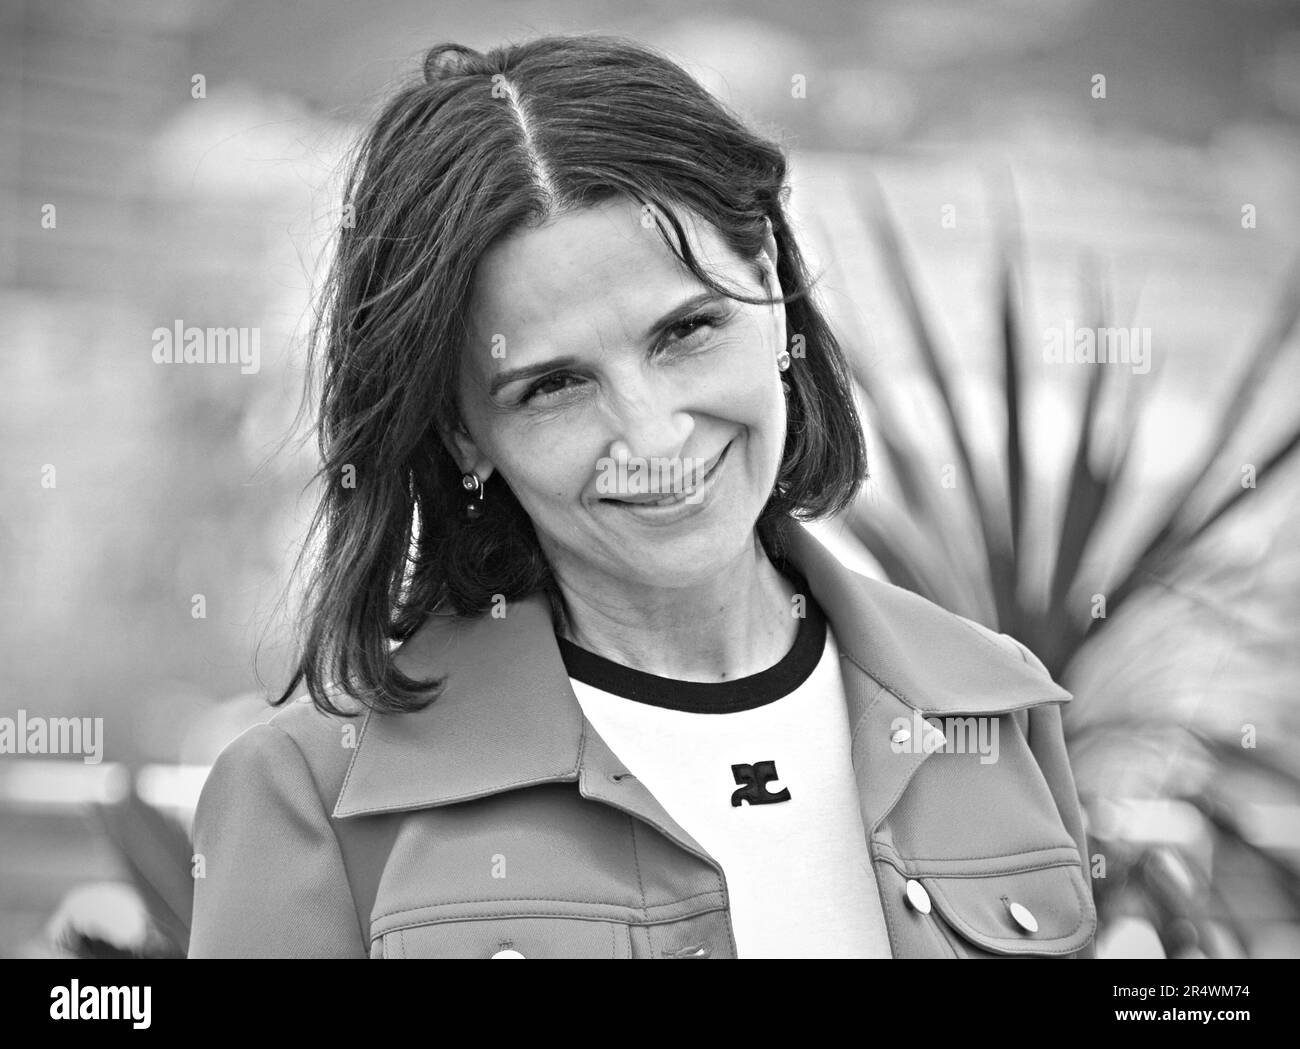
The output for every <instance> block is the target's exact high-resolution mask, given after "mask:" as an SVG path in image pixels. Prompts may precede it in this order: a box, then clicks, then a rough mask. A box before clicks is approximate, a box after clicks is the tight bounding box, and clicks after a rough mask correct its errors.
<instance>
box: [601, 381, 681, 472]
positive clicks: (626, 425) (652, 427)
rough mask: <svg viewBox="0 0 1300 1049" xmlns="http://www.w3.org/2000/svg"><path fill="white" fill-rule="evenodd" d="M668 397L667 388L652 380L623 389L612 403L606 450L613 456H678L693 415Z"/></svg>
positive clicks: (648, 457)
mask: <svg viewBox="0 0 1300 1049" xmlns="http://www.w3.org/2000/svg"><path fill="white" fill-rule="evenodd" d="M668 400H669V395H668V391H666V390H665V389H664V388H663V387H662V386H661V385H656V384H654V383H645V382H643V383H641V384H640V385H639V386H638V388H637V389H636V390H634V391H630V392H628V391H625V392H624V393H623V394H622V395H621V396H620V397H619V398H618V399H617V403H616V405H615V407H614V411H613V416H614V427H613V433H612V434H611V438H612V443H611V445H610V453H609V454H610V455H611V456H613V457H614V458H616V459H617V458H621V457H622V456H624V455H626V456H629V457H641V458H645V459H652V458H656V457H662V458H674V457H676V456H680V455H681V453H682V449H683V448H685V447H686V442H687V441H688V440H689V439H690V436H691V434H692V433H693V432H694V430H695V417H694V416H693V415H692V414H691V413H690V412H686V411H682V410H681V409H680V408H678V407H677V405H676V404H672V403H668Z"/></svg>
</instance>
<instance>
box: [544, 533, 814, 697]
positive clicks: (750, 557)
mask: <svg viewBox="0 0 1300 1049" xmlns="http://www.w3.org/2000/svg"><path fill="white" fill-rule="evenodd" d="M552 563H554V562H552ZM555 576H556V580H557V582H558V583H559V588H560V592H561V594H562V596H563V598H564V602H565V606H566V610H567V613H568V623H567V625H566V629H565V631H564V633H565V636H566V637H567V638H568V639H569V640H570V641H572V642H573V643H574V644H576V645H578V646H580V647H582V648H585V649H587V650H588V651H590V652H595V653H596V654H597V655H601V656H604V657H605V658H606V659H612V660H614V661H615V662H618V663H622V664H624V665H626V666H630V667H634V668H636V669H637V670H643V671H645V672H646V673H649V674H657V675H659V676H660V677H668V678H675V679H677V680H680V681H704V682H717V681H731V680H734V679H736V678H741V677H748V676H749V675H751V674H757V673H759V672H761V671H763V670H766V669H768V668H769V667H771V666H774V665H775V664H776V663H778V662H779V661H780V660H781V658H782V657H783V656H784V655H785V654H786V653H787V652H788V651H789V650H790V648H791V646H792V645H793V644H794V640H795V636H796V634H797V633H798V625H799V620H798V618H797V617H796V616H795V615H794V614H793V609H794V606H793V604H792V602H791V598H792V597H793V595H794V587H793V585H792V584H791V583H790V581H789V580H788V579H787V578H786V577H785V576H783V575H782V574H781V573H780V572H779V571H777V569H776V567H775V566H774V565H773V564H772V562H771V561H770V560H769V559H768V557H767V554H766V552H765V551H764V550H763V547H762V544H761V543H759V542H758V539H757V537H755V540H754V543H753V545H752V548H747V549H746V550H745V551H744V552H743V553H741V554H740V555H739V556H738V557H736V558H735V559H733V560H732V561H730V562H727V563H726V564H724V565H723V566H722V567H721V569H720V570H719V571H717V572H716V573H715V574H713V575H711V576H709V577H708V578H706V579H703V580H701V581H700V582H698V583H696V584H693V585H691V586H686V587H653V586H651V587H647V586H643V585H640V584H629V583H627V582H626V581H621V580H610V579H609V578H608V577H602V578H600V579H599V580H594V579H591V578H590V577H588V576H586V575H585V574H583V573H582V572H581V570H580V569H577V568H576V566H571V567H569V568H568V569H567V570H565V569H564V568H562V567H559V566H557V569H556V573H555ZM593 584H594V585H593Z"/></svg>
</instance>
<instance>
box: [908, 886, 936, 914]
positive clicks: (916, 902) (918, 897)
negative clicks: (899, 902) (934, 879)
mask: <svg viewBox="0 0 1300 1049" xmlns="http://www.w3.org/2000/svg"><path fill="white" fill-rule="evenodd" d="M904 888H905V889H906V891H907V902H908V903H909V904H910V905H911V907H912V910H914V911H919V912H920V913H921V914H929V913H930V894H929V893H928V892H926V891H925V886H924V885H922V884H921V883H920V882H919V881H908V883H907V885H906V886H905V887H904Z"/></svg>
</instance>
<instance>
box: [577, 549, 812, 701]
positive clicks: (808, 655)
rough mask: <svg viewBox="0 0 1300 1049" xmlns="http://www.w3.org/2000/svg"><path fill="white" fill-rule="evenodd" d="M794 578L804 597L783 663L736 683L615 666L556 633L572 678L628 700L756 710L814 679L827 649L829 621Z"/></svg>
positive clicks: (793, 580)
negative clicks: (699, 679)
mask: <svg viewBox="0 0 1300 1049" xmlns="http://www.w3.org/2000/svg"><path fill="white" fill-rule="evenodd" d="M787 574H789V575H791V576H792V582H794V584H795V592H796V593H798V594H802V595H803V596H804V598H805V602H806V604H805V612H806V613H807V614H806V615H805V616H804V617H803V618H802V619H801V620H799V631H798V633H797V634H796V635H795V639H794V644H793V645H792V646H791V648H790V651H789V652H787V653H786V654H785V655H784V656H783V657H782V658H781V660H780V662H778V663H775V664H773V665H772V666H770V667H768V668H767V669H766V670H760V671H759V672H758V673H757V674H750V675H749V676H748V677H742V678H736V679H735V680H734V681H681V680H678V679H677V678H670V677H660V676H659V675H658V674H650V673H647V672H646V671H644V670H637V669H635V668H634V667H629V666H626V665H625V664H623V663H617V662H615V661H614V660H612V659H606V658H605V657H604V656H598V655H596V653H595V652H589V651H588V650H587V649H585V648H580V647H579V646H578V645H575V644H574V643H573V642H572V641H570V640H568V639H567V638H563V637H560V636H559V635H556V638H555V640H556V641H557V642H559V646H560V656H561V658H563V660H564V666H565V669H566V670H567V671H568V672H569V677H571V678H573V679H574V680H576V681H581V682H582V683H583V684H584V685H590V686H591V687H592V688H598V689H600V690H601V691H602V692H610V693H612V694H613V695H616V696H621V697H623V698H624V699H631V700H634V701H636V702H637V703H646V704H649V705H650V706H655V707H665V708H667V709H669V710H684V711H687V712H689V713H693V714H732V713H735V712H736V711H740V710H753V709H754V708H755V707H761V706H764V705H766V704H768V703H773V702H775V701H776V700H778V699H780V698H782V697H783V696H788V695H789V694H790V693H791V692H793V691H794V690H795V689H797V688H798V687H799V686H800V685H802V684H803V683H804V682H805V681H807V680H808V678H809V677H810V676H812V672H813V671H814V670H815V669H817V664H818V663H819V662H821V658H822V653H823V651H825V648H826V617H825V615H823V613H822V610H821V608H820V607H818V605H817V602H816V601H815V600H813V596H812V594H811V593H809V591H808V585H807V582H806V581H805V580H803V579H802V578H800V577H798V576H797V575H794V573H790V572H788V571H787Z"/></svg>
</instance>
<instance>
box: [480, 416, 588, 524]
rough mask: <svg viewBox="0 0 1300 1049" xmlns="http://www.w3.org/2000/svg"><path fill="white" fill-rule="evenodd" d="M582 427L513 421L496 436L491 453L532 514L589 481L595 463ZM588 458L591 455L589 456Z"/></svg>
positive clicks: (566, 497) (569, 497)
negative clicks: (589, 455)
mask: <svg viewBox="0 0 1300 1049" xmlns="http://www.w3.org/2000/svg"><path fill="white" fill-rule="evenodd" d="M587 445H588V442H586V441H584V439H583V436H582V433H581V430H580V428H577V427H573V426H565V425H557V424H556V423H555V422H554V421H550V422H549V423H535V424H527V423H518V422H515V421H511V422H509V423H507V424H506V425H505V426H503V427H502V428H501V429H500V431H499V432H498V433H497V434H496V435H495V440H494V442H493V448H492V450H491V452H490V454H491V455H492V457H493V462H494V463H495V464H496V467H497V469H498V470H499V471H500V472H501V475H502V476H503V477H505V478H506V480H507V481H509V482H510V487H511V488H512V489H513V490H514V493H515V496H516V498H518V499H519V502H520V503H521V504H522V506H523V507H524V509H525V510H526V511H528V512H529V514H530V516H532V515H533V514H534V511H536V512H537V513H542V512H544V511H543V508H544V506H545V504H546V503H548V502H568V501H571V500H572V498H573V497H574V496H575V495H576V494H577V493H578V492H580V491H582V489H583V487H584V485H586V483H587V479H588V478H589V477H590V475H591V471H592V470H593V469H594V464H592V463H588V462H586V461H585V458H584V455H585V452H586V450H587ZM587 458H589V457H587Z"/></svg>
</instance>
